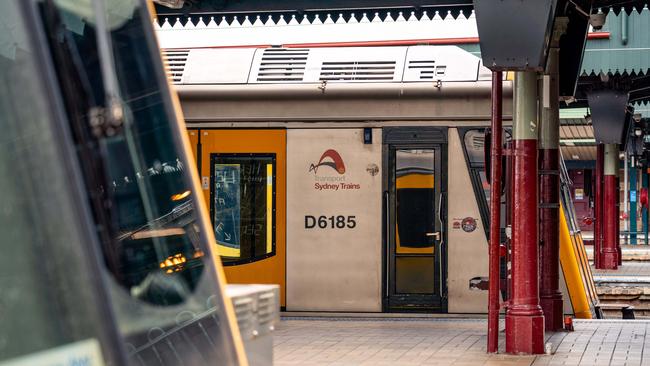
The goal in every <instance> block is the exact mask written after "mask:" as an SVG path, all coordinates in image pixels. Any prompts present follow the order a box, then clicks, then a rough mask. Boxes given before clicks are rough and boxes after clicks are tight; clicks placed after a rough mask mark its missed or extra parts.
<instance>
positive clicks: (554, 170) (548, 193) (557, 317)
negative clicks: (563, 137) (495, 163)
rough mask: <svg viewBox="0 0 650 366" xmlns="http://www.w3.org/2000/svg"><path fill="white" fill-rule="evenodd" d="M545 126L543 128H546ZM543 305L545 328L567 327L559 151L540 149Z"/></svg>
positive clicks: (541, 295)
mask: <svg viewBox="0 0 650 366" xmlns="http://www.w3.org/2000/svg"><path fill="white" fill-rule="evenodd" d="M542 128H543V127H542ZM539 153H540V156H539V160H540V170H541V172H542V173H541V174H540V182H539V194H540V206H541V207H540V210H539V211H540V216H539V223H540V228H539V233H540V247H541V253H540V254H541V255H540V269H541V270H540V305H541V306H542V309H543V311H544V319H545V328H546V330H550V331H557V330H561V329H562V328H563V327H564V324H563V316H564V309H563V303H562V293H561V292H560V258H559V257H560V209H559V202H560V179H559V178H560V176H559V161H560V160H559V159H560V156H559V150H558V149H557V148H556V149H540V150H539Z"/></svg>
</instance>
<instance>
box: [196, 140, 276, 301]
mask: <svg viewBox="0 0 650 366" xmlns="http://www.w3.org/2000/svg"><path fill="white" fill-rule="evenodd" d="M193 133H194V135H193ZM189 134H190V141H191V142H192V145H193V151H194V154H195V156H196V157H197V160H198V165H199V167H200V169H199V171H200V173H199V174H200V175H201V183H202V188H203V193H204V197H205V200H206V202H207V205H208V208H209V209H210V220H211V222H212V225H213V230H214V233H215V236H216V238H217V252H218V253H219V254H220V255H221V259H222V262H223V265H224V269H225V272H226V280H227V281H228V283H263V284H277V285H280V299H281V306H283V307H284V306H285V262H286V254H285V253H286V236H285V235H286V234H285V233H286V230H285V227H286V225H285V221H286V214H285V213H286V200H285V191H286V188H285V187H286V131H285V130H234V129H233V130H203V129H202V130H190V131H189Z"/></svg>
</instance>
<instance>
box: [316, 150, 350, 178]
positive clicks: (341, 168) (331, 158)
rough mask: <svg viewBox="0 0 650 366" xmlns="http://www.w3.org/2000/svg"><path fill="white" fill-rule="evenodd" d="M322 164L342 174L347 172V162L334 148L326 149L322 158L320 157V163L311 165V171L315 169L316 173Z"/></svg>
mask: <svg viewBox="0 0 650 366" xmlns="http://www.w3.org/2000/svg"><path fill="white" fill-rule="evenodd" d="M321 166H328V167H330V168H332V169H334V170H336V172H337V173H339V174H341V175H343V174H345V164H344V163H343V159H342V158H341V155H340V154H339V153H338V152H337V151H336V150H334V149H329V150H327V151H325V152H324V153H323V155H321V157H320V159H318V163H316V164H311V165H310V166H309V171H310V172H311V171H313V172H314V174H316V173H318V169H319V168H320V167H321Z"/></svg>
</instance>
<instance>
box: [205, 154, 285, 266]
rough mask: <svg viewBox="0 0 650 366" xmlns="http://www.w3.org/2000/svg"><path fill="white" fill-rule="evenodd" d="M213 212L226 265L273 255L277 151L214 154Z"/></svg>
mask: <svg viewBox="0 0 650 366" xmlns="http://www.w3.org/2000/svg"><path fill="white" fill-rule="evenodd" d="M211 159H212V187H213V189H212V199H211V206H212V207H211V211H212V222H213V226H214V231H215V236H216V238H217V244H218V245H219V254H220V255H221V256H222V259H223V261H224V263H225V264H229V263H230V264H234V263H241V262H250V261H255V260H259V259H262V258H266V257H268V256H270V255H273V254H274V251H275V242H274V238H273V234H274V232H275V231H274V228H273V225H274V221H273V220H274V215H273V212H274V210H275V207H274V203H275V189H274V169H275V154H246V155H240V154H213V155H212V157H211Z"/></svg>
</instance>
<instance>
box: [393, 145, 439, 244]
mask: <svg viewBox="0 0 650 366" xmlns="http://www.w3.org/2000/svg"><path fill="white" fill-rule="evenodd" d="M434 159H435V156H434V150H398V151H396V155H395V166H396V172H395V176H396V178H395V179H396V183H395V184H396V187H395V188H396V200H395V201H396V218H395V222H396V226H397V230H396V239H395V240H396V252H397V253H398V254H401V253H428V254H431V253H433V250H434V248H433V247H434V237H433V234H434V232H435V220H436V210H435V207H434V202H435V185H434V183H435V182H434V161H435V160H434Z"/></svg>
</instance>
